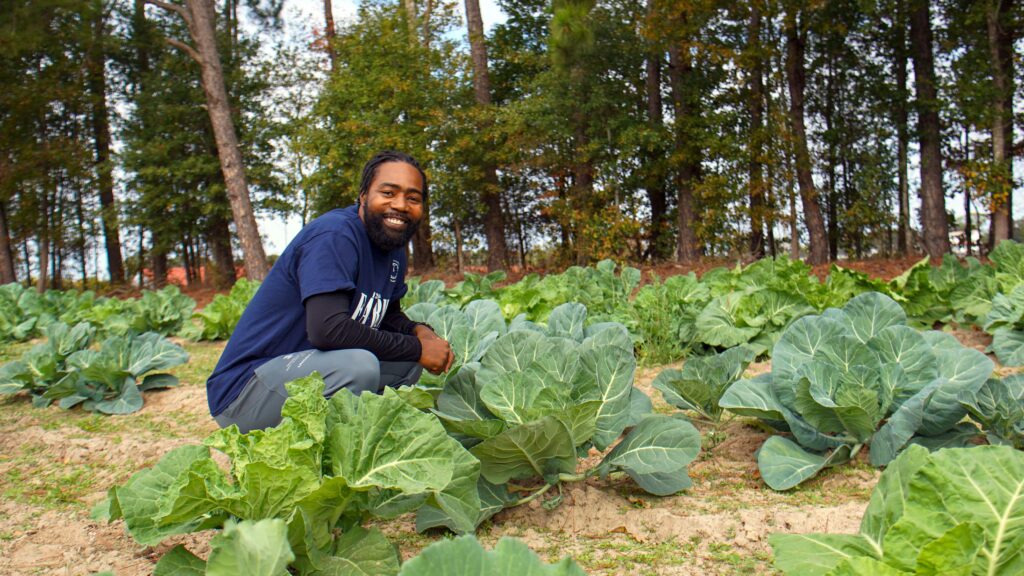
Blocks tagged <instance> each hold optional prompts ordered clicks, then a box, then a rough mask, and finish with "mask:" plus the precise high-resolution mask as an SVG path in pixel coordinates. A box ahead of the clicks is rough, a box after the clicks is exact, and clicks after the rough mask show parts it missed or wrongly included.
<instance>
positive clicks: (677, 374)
mask: <svg viewBox="0 0 1024 576" xmlns="http://www.w3.org/2000/svg"><path fill="white" fill-rule="evenodd" d="M753 359H754V351H753V350H751V349H750V348H748V347H745V346H737V347H735V348H730V349H728V350H726V351H725V352H722V353H720V354H716V355H714V356H694V357H693V358H690V359H689V360H687V361H686V363H685V364H683V367H682V369H677V368H668V369H666V370H662V371H661V373H659V374H658V376H657V377H655V378H654V382H653V383H652V386H654V387H655V388H657V389H658V390H660V391H661V394H662V396H663V397H664V398H665V402H668V403H669V404H671V405H672V406H675V407H676V408H679V409H681V410H690V411H693V412H696V413H697V415H698V416H699V417H700V418H702V419H704V420H706V421H709V422H719V421H720V420H721V419H722V412H723V409H722V407H721V406H720V405H719V404H718V401H719V400H721V398H722V395H723V394H725V391H726V390H728V389H729V386H732V384H733V383H734V382H736V381H737V380H739V378H740V376H742V375H743V371H744V370H746V369H747V366H749V365H750V362H751V361H753Z"/></svg>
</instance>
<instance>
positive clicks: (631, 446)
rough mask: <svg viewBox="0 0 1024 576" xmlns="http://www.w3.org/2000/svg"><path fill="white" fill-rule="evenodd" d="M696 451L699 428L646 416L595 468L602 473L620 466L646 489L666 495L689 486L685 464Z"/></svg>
mask: <svg viewBox="0 0 1024 576" xmlns="http://www.w3.org/2000/svg"><path fill="white" fill-rule="evenodd" d="M698 452H700V432H698V431H697V429H696V428H694V427H693V425H692V424H690V423H689V422H687V421H685V420H680V419H678V418H672V417H669V416H648V417H647V418H645V419H643V420H642V421H641V422H640V424H638V425H637V426H636V428H634V429H633V430H631V431H630V432H629V434H627V435H626V437H625V438H623V439H622V442H619V443H618V444H617V445H616V446H615V448H613V449H612V451H611V452H609V453H608V455H607V456H605V458H604V460H602V462H601V464H600V466H599V468H598V470H599V471H600V473H601V474H602V475H607V474H608V473H609V472H611V471H613V470H624V471H625V472H626V473H627V474H629V476H630V477H631V478H633V480H634V481H636V483H637V484H639V485H640V487H641V488H643V489H644V490H646V491H647V492H650V493H651V494H654V495H656V496H668V495H669V494H674V493H676V492H679V491H680V490H684V489H686V488H689V487H690V485H691V482H690V477H689V475H688V474H687V473H686V467H687V465H689V463H690V462H692V461H693V459H694V458H696V457H697V453H698ZM648 480H649V481H648Z"/></svg>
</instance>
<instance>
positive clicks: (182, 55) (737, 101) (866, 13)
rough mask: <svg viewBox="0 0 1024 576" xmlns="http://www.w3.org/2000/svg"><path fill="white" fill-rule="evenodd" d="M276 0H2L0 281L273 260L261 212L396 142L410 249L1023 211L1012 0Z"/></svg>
mask: <svg viewBox="0 0 1024 576" xmlns="http://www.w3.org/2000/svg"><path fill="white" fill-rule="evenodd" d="M289 1H290V0H219V1H216V2H215V1H212V0H173V1H172V0H34V1H29V0H5V1H4V2H2V4H0V6H2V8H0V283H8V282H15V281H22V282H26V283H34V284H35V285H36V286H37V287H38V288H39V289H40V290H42V289H45V288H48V287H53V288H61V287H69V286H71V285H76V286H84V287H96V286H100V285H106V284H107V283H108V282H109V283H110V284H113V285H118V284H123V283H127V282H135V283H142V284H145V285H146V286H147V287H148V286H156V287H158V286H160V285H162V284H163V283H165V282H166V278H167V274H168V269H169V268H171V267H173V266H181V267H183V269H184V271H185V277H186V279H187V280H188V281H195V280H198V279H199V278H200V277H204V278H209V279H210V280H211V281H212V282H213V283H214V284H216V285H218V286H222V287H223V286H228V285H230V284H232V283H233V282H234V280H235V277H236V275H237V274H238V272H239V270H240V269H242V268H244V270H245V274H246V275H248V276H249V277H251V278H254V279H261V278H262V277H263V276H264V275H265V274H266V272H267V270H268V267H269V264H271V263H272V262H273V259H274V255H273V254H271V255H269V258H268V255H267V254H266V252H265V251H264V248H263V246H264V239H263V238H261V236H260V230H259V229H258V226H257V223H256V222H257V220H256V217H257V216H258V215H259V216H262V218H264V219H267V218H276V219H283V218H287V217H291V218H293V219H294V218H296V217H297V218H298V220H299V221H300V222H301V223H305V222H308V221H309V220H310V219H312V218H314V217H315V216H317V215H318V214H321V213H323V212H324V211H326V210H330V209H332V208H335V207H339V206H345V205H348V204H350V203H352V202H353V201H354V200H355V195H356V189H357V184H358V178H359V173H360V168H361V166H362V164H363V163H364V162H365V161H366V160H367V159H368V158H369V157H370V156H371V155H372V154H373V153H374V152H376V151H378V150H380V149H386V148H392V149H401V150H404V151H407V152H410V153H411V154H413V155H414V156H416V157H417V158H419V159H420V161H421V162H422V163H423V164H424V167H425V168H426V170H427V172H428V174H429V175H430V178H431V196H430V204H429V216H428V218H429V220H428V225H425V226H422V227H421V230H420V233H419V234H418V235H417V237H416V238H415V239H414V240H413V242H412V246H411V261H412V263H413V267H414V269H415V271H416V272H420V273H422V272H426V271H429V270H430V269H432V268H434V267H436V266H439V265H440V266H443V267H447V268H449V269H453V268H454V269H458V270H462V268H463V267H464V266H466V265H469V264H476V265H480V266H486V267H487V268H489V269H507V268H510V267H519V268H526V267H527V266H544V267H547V266H560V265H567V264H571V263H577V264H584V263H588V262H592V261H596V260H599V259H602V258H608V257H611V258H616V259H619V260H626V261H631V262H654V263H657V262H665V261H671V260H675V261H678V262H681V263H683V264H692V263H694V262H695V261H697V260H699V259H701V258H703V257H709V256H710V257H714V256H719V257H720V256H729V257H733V258H744V259H750V258H758V257H761V256H765V255H776V254H782V253H786V254H789V255H791V256H802V257H804V258H806V259H807V260H808V261H809V262H810V263H813V264H817V263H822V262H826V261H828V260H834V259H837V258H840V257H852V258H862V257H867V256H873V255H881V256H896V255H906V254H911V253H927V254H929V255H931V256H941V255H943V254H945V253H947V252H949V251H950V250H954V249H955V250H957V251H958V252H960V253H967V254H971V253H973V254H983V253H985V252H986V251H987V250H988V249H989V248H990V247H991V246H992V245H993V244H994V243H995V242H998V241H999V240H1001V239H1004V238H1010V237H1013V236H1014V235H1015V234H1019V231H1020V228H1021V223H1020V222H1015V221H1014V218H1015V214H1014V211H1013V210H1012V207H1013V206H1014V192H1015V187H1017V185H1018V183H1019V182H1018V179H1015V178H1014V159H1015V158H1016V157H1019V156H1021V155H1022V154H1024V142H1022V141H1021V140H1020V138H1019V137H1017V136H1015V133H1016V132H1017V130H1016V129H1017V127H1018V126H1020V125H1021V122H1020V115H1021V110H1020V107H1019V104H1018V99H1017V98H1016V96H1017V86H1019V85H1020V84H1021V78H1020V74H1021V69H1022V68H1024V67H1022V66H1020V49H1019V48H1020V37H1021V23H1022V13H1021V6H1020V4H1019V3H1018V2H1014V1H1013V0H978V1H972V0H859V1H854V0H754V1H748V2H741V3H735V2H723V1H719V0H518V1H513V0H497V2H496V4H497V5H498V7H500V9H501V10H502V12H503V13H504V17H505V18H504V21H503V22H500V23H497V24H491V23H487V25H486V26H485V23H484V22H483V19H482V16H481V10H480V5H479V1H478V0H465V3H464V4H461V3H458V4H457V3H454V2H446V1H444V0H399V1H388V0H369V1H363V2H362V3H360V4H359V5H358V8H357V10H356V13H355V15H354V16H353V17H347V18H338V19H335V18H334V14H333V8H334V5H333V4H332V2H331V0H324V1H323V2H322V3H320V2H317V3H316V4H317V5H318V6H319V7H320V12H319V13H318V14H317V17H318V18H317V20H316V21H308V20H306V21H289V18H290V16H289V14H293V15H294V14H297V12H289V10H287V8H288V5H289ZM291 18H295V16H291ZM485 30H486V32H485ZM1020 199H1021V195H1020V194H1019V193H1018V194H1017V200H1018V203H1019V201H1020ZM1019 214H1020V210H1019V209H1018V210H1017V214H1016V215H1017V216H1019ZM144 272H145V273H144Z"/></svg>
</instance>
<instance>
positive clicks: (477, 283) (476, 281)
mask: <svg viewBox="0 0 1024 576" xmlns="http://www.w3.org/2000/svg"><path fill="white" fill-rule="evenodd" d="M507 277H508V276H507V275H506V274H505V272H504V271H502V270H495V271H494V272H490V273H488V274H483V275H481V274H474V273H472V272H463V274H462V278H463V280H462V282H459V283H458V284H456V285H455V286H454V287H452V288H451V289H450V290H445V291H444V295H445V297H446V298H447V299H448V300H449V301H451V302H453V303H454V304H456V305H458V306H465V305H466V304H469V303H470V302H473V301H474V300H485V299H491V300H493V299H495V298H497V296H498V291H497V288H496V287H495V286H494V285H495V284H496V283H498V282H502V281H504V280H505V278H507ZM442 286H443V284H442Z"/></svg>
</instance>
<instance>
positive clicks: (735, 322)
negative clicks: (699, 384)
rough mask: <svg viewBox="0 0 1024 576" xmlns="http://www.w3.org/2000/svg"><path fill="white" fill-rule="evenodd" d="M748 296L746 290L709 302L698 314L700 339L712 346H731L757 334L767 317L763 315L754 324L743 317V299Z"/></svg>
mask: <svg viewBox="0 0 1024 576" xmlns="http://www.w3.org/2000/svg"><path fill="white" fill-rule="evenodd" d="M747 296H748V295H747V294H746V293H744V292H734V293H730V294H725V295H722V296H719V297H717V298H715V299H714V300H712V301H711V302H709V303H708V304H707V306H705V307H704V309H703V310H701V313H700V315H699V316H697V332H698V334H699V336H698V338H699V339H700V341H701V342H703V343H705V344H708V345H710V346H721V347H724V348H731V347H733V346H739V345H740V344H745V343H747V342H749V341H750V340H751V339H753V338H754V337H755V336H757V335H758V334H759V333H760V332H761V326H762V325H763V324H764V322H765V321H766V319H765V318H764V317H761V321H760V322H758V323H757V325H756V326H752V325H749V324H748V319H745V318H743V317H742V312H741V308H742V301H743V299H744V298H746V297H747Z"/></svg>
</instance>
